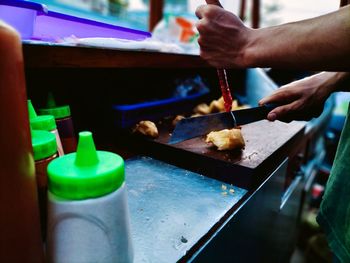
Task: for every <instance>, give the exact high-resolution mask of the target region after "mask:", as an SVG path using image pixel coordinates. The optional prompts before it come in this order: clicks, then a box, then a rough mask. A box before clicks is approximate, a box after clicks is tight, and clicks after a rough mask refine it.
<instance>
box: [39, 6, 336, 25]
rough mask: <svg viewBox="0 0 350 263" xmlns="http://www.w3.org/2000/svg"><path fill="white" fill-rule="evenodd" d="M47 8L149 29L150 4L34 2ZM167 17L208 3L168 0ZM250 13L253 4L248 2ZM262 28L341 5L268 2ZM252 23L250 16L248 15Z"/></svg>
mask: <svg viewBox="0 0 350 263" xmlns="http://www.w3.org/2000/svg"><path fill="white" fill-rule="evenodd" d="M34 1H35V2H38V3H42V4H45V5H47V6H48V7H49V9H50V10H53V11H58V12H63V13H68V14H71V15H75V16H80V17H85V18H90V19H94V20H97V21H101V22H107V23H112V24H117V25H121V26H127V27H131V28H135V29H140V30H147V29H148V17H149V0H34ZM164 3H165V10H164V13H165V15H176V16H188V17H191V16H194V11H195V10H196V8H197V6H199V5H201V4H204V3H205V1H204V0H164ZM221 3H222V4H223V6H224V7H225V8H226V9H227V10H230V11H231V12H233V13H235V14H238V12H239V8H240V3H241V1H240V0H221ZM246 4H247V10H250V4H251V1H247V3H246ZM260 5H261V8H260V14H261V21H260V22H261V26H271V25H277V24H281V23H285V22H290V21H295V20H300V19H305V18H310V17H314V16H317V15H320V14H324V13H327V12H330V11H334V10H336V9H337V8H338V6H339V1H336V0H333V1H313V0H303V1H288V0H265V1H261V3H260ZM246 21H250V12H247V14H246Z"/></svg>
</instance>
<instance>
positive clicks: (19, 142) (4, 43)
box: [0, 21, 43, 262]
mask: <svg viewBox="0 0 350 263" xmlns="http://www.w3.org/2000/svg"><path fill="white" fill-rule="evenodd" d="M0 58H1V59H0V116H1V118H0V145H1V147H0V164H1V165H0V193H1V194H0V204H1V216H0V233H1V234H0V244H1V245H0V262H43V245H42V242H41V236H40V220H39V207H38V196H37V188H36V181H35V167H34V159H33V152H32V146H31V142H30V131H29V118H28V106H27V96H26V88H25V78H24V66H23V55H22V45H21V41H20V38H19V36H18V34H17V33H16V32H15V31H14V30H13V29H12V28H10V27H9V26H7V25H6V24H4V23H3V22H1V21H0Z"/></svg>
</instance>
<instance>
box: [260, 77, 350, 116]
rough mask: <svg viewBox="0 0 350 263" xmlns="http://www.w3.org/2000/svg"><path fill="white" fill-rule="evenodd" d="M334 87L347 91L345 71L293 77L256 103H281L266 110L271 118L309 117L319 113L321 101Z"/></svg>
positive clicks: (349, 89) (348, 84) (322, 103)
mask: <svg viewBox="0 0 350 263" xmlns="http://www.w3.org/2000/svg"><path fill="white" fill-rule="evenodd" d="M334 91H350V73H349V72H321V73H318V74H315V75H313V76H310V77H307V78H304V79H301V80H298V81H294V82H292V83H289V84H287V85H285V86H282V87H281V88H279V89H278V90H277V91H276V92H274V93H273V94H272V95H270V96H268V97H266V98H263V99H262V100H261V101H260V102H259V104H261V105H262V104H266V103H276V104H280V105H281V106H279V107H277V108H275V109H274V110H272V111H271V112H270V113H269V114H268V116H267V118H268V119H269V120H271V121H274V120H276V119H278V120H282V121H287V122H289V121H292V120H309V119H311V118H313V117H317V116H319V115H320V114H321V113H322V111H323V106H324V103H325V101H326V100H327V98H328V97H329V95H330V94H331V93H332V92H334Z"/></svg>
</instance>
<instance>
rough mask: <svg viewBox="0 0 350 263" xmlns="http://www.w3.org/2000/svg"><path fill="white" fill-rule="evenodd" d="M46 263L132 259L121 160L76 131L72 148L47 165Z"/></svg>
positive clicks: (122, 163)
mask: <svg viewBox="0 0 350 263" xmlns="http://www.w3.org/2000/svg"><path fill="white" fill-rule="evenodd" d="M48 175H49V196H48V198H49V202H48V229H47V233H48V243H47V249H48V259H49V262H54V263H55V262H64V263H69V262H104V263H108V262H114V263H115V262H116V263H118V262H123V263H125V262H132V261H133V250H132V243H131V236H130V223H129V213H128V206H127V192H126V185H125V182H124V161H123V159H122V158H121V157H120V156H119V155H117V154H114V153H110V152H105V151H96V148H95V144H94V141H93V138H92V134H91V133H90V132H81V133H79V142H78V149H77V152H76V153H71V154H66V155H64V156H62V157H59V158H57V159H55V160H54V161H52V162H51V163H50V164H49V166H48Z"/></svg>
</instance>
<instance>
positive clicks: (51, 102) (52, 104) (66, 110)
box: [39, 92, 71, 119]
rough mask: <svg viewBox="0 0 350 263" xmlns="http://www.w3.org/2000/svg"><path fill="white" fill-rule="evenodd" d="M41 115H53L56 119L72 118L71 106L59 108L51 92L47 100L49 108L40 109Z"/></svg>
mask: <svg viewBox="0 0 350 263" xmlns="http://www.w3.org/2000/svg"><path fill="white" fill-rule="evenodd" d="M39 112H40V114H43V115H53V116H54V117H55V118H56V119H62V118H67V117H69V116H70V114H71V113H70V107H69V105H63V106H57V105H56V101H55V98H54V97H53V94H52V93H51V92H50V93H49V95H48V99H47V108H45V109H40V110H39Z"/></svg>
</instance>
